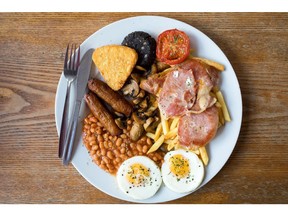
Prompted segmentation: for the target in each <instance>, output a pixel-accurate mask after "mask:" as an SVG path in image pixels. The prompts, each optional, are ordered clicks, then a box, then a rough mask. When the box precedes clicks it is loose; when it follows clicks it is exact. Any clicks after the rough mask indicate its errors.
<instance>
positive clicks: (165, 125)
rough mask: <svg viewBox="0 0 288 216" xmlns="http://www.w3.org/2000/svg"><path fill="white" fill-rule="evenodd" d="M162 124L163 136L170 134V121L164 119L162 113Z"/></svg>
mask: <svg viewBox="0 0 288 216" xmlns="http://www.w3.org/2000/svg"><path fill="white" fill-rule="evenodd" d="M160 118H161V124H162V130H163V134H164V135H166V134H167V133H168V132H169V124H168V121H167V120H166V119H165V118H164V116H163V114H162V113H161V112H160Z"/></svg>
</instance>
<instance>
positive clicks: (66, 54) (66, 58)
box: [64, 44, 69, 70]
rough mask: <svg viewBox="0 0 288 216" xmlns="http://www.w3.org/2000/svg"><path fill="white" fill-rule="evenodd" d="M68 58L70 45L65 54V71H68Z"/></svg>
mask: <svg viewBox="0 0 288 216" xmlns="http://www.w3.org/2000/svg"><path fill="white" fill-rule="evenodd" d="M68 56H69V44H68V45H67V48H66V53H65V60H64V70H66V69H67V62H68Z"/></svg>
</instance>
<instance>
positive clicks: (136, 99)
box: [132, 97, 143, 105]
mask: <svg viewBox="0 0 288 216" xmlns="http://www.w3.org/2000/svg"><path fill="white" fill-rule="evenodd" d="M142 100H143V98H140V97H136V98H135V99H133V100H132V103H133V104H135V105H137V104H139V103H140V102H141V101H142Z"/></svg>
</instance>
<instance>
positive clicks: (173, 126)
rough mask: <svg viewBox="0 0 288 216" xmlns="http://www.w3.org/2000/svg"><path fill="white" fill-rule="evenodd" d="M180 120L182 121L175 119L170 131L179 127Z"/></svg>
mask: <svg viewBox="0 0 288 216" xmlns="http://www.w3.org/2000/svg"><path fill="white" fill-rule="evenodd" d="M179 119H180V118H179V117H175V118H173V121H172V123H171V125H170V131H171V130H173V129H174V128H176V127H177V126H178V123H179Z"/></svg>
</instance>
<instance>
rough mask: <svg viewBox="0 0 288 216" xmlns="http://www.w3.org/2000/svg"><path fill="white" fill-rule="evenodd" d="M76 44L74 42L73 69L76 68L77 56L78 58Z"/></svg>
mask: <svg viewBox="0 0 288 216" xmlns="http://www.w3.org/2000/svg"><path fill="white" fill-rule="evenodd" d="M75 55H76V44H73V62H72V68H71V69H72V70H75V69H76V64H75V58H76V56H75Z"/></svg>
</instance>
